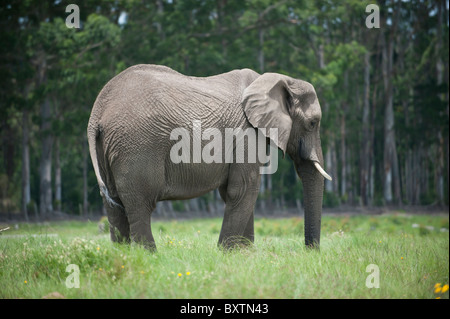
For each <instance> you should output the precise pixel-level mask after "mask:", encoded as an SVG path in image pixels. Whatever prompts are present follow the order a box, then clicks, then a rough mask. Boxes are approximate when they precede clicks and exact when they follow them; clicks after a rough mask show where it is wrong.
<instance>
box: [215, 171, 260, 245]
mask: <svg viewBox="0 0 450 319" xmlns="http://www.w3.org/2000/svg"><path fill="white" fill-rule="evenodd" d="M260 180H261V178H260V175H259V167H258V166H257V165H254V164H253V165H251V164H239V163H235V164H231V167H230V173H229V176H228V183H227V187H226V196H225V216H224V219H223V223H222V230H221V231H220V236H219V245H220V246H223V247H224V248H226V249H228V248H232V247H234V246H237V245H247V244H250V243H253V240H254V228H253V222H254V221H253V216H254V214H253V210H254V208H255V203H256V199H257V197H258V192H259V184H260Z"/></svg>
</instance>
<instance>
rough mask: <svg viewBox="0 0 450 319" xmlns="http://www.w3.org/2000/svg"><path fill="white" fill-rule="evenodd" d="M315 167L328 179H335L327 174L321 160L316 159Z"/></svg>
mask: <svg viewBox="0 0 450 319" xmlns="http://www.w3.org/2000/svg"><path fill="white" fill-rule="evenodd" d="M313 163H314V167H315V168H316V169H317V170H318V171H319V173H320V174H321V175H322V176H323V177H325V178H326V179H328V180H329V181H332V180H333V179H332V178H331V176H330V175H328V174H327V172H325V170H324V169H323V168H322V166H320V164H319V162H316V161H314V162H313Z"/></svg>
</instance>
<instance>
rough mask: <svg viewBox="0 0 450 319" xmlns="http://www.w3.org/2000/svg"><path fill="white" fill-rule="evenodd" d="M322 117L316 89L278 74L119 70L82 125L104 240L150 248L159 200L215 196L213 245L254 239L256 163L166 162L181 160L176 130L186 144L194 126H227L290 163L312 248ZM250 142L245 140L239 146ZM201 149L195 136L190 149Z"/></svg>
mask: <svg viewBox="0 0 450 319" xmlns="http://www.w3.org/2000/svg"><path fill="white" fill-rule="evenodd" d="M321 116H322V113H321V108H320V104H319V101H318V98H317V94H316V92H315V90H314V87H313V86H312V85H311V84H310V83H308V82H306V81H303V80H299V79H294V78H292V77H289V76H286V75H282V74H278V73H264V74H258V73H257V72H255V71H253V70H250V69H241V70H233V71H230V72H228V73H224V74H219V75H215V76H209V77H192V76H186V75H183V74H181V73H178V72H177V71H174V70H172V69H171V68H169V67H166V66H160V65H150V64H140V65H135V66H132V67H129V68H128V69H126V70H124V71H122V72H121V73H119V74H118V75H116V76H115V77H113V78H112V79H111V80H110V81H109V82H108V83H107V84H106V85H105V86H104V87H103V89H102V90H101V91H100V93H99V95H98V96H97V98H96V100H95V103H94V105H93V108H92V112H91V115H90V118H89V123H88V127H87V137H88V144H89V152H90V156H91V160H92V164H93V168H94V171H95V174H96V177H97V181H98V185H99V188H100V194H101V196H102V199H103V203H104V206H105V208H106V211H107V215H108V220H109V223H110V236H111V240H112V241H113V242H125V243H130V242H137V243H140V244H142V245H144V247H145V248H147V249H148V250H150V251H154V250H156V245H155V240H154V238H153V235H152V231H151V214H152V212H153V211H154V210H155V207H156V203H157V202H158V201H164V200H177V199H190V198H194V197H198V196H201V195H202V194H205V193H207V192H210V191H211V190H215V189H218V191H219V194H220V197H221V198H222V199H223V201H224V202H225V212H224V218H223V222H222V228H221V231H220V235H219V241H218V245H219V246H220V247H224V248H232V247H236V246H237V245H243V244H245V243H250V244H251V243H253V242H254V208H255V203H256V200H257V196H258V192H259V188H260V181H261V174H260V168H261V166H262V165H263V163H262V162H261V161H260V160H258V161H249V160H248V159H245V157H244V160H240V161H239V160H236V158H234V160H232V161H219V160H218V161H214V162H211V161H208V162H206V161H204V160H202V158H200V160H198V157H197V161H195V160H193V161H178V162H177V161H174V160H173V158H172V159H171V155H174V154H175V153H176V154H179V152H176V151H175V152H174V151H173V148H174V145H175V144H176V143H180V141H178V140H177V137H175V138H173V136H172V135H173V134H172V133H173V132H174V130H176V129H177V128H178V129H179V128H183V131H182V132H188V134H189V136H187V138H191V139H192V138H193V136H192V135H193V123H201V126H202V129H204V131H203V132H204V133H207V130H208V129H209V130H210V131H209V132H213V131H212V130H213V129H215V130H216V132H217V131H218V132H221V133H225V131H226V129H227V128H231V129H237V128H240V129H242V130H247V132H249V131H255V132H258V133H261V132H262V133H263V137H264V139H265V144H264V147H266V146H267V144H269V143H272V145H275V146H276V147H277V148H278V149H280V150H281V152H282V154H283V157H284V156H285V154H286V153H287V154H288V155H289V156H290V157H291V159H292V160H293V163H294V166H295V169H296V172H297V174H298V176H299V177H300V179H301V180H302V183H303V193H304V197H305V199H304V210H305V245H306V246H307V247H319V244H320V227H321V214H322V198H323V188H324V177H325V178H328V179H331V177H330V176H329V175H328V174H327V173H326V172H325V171H324V169H323V168H322V167H324V164H323V156H322V148H321V141H320V133H319V131H320V120H321ZM196 121H197V122H196ZM269 128H275V129H277V133H278V134H277V138H275V137H272V136H271V135H270V134H268V132H267V130H264V129H269ZM171 134H172V135H171ZM178 137H180V136H178ZM248 141H249V139H248V138H247V142H246V143H245V138H244V143H245V145H247V146H248V144H249V143H250V142H248ZM194 142H195V139H194ZM207 142H208V140H203V139H202V140H201V141H198V138H197V143H200V144H198V145H201V146H205V145H206V143H207ZM235 144H236V143H235ZM235 144H231V145H232V146H231V148H233V147H234V148H235V147H236V145H235ZM181 146H183V145H181ZM185 146H186V145H185ZM186 147H187V150H188V151H190V150H191V146H190V145H187V146H186ZM194 147H195V145H194V146H192V151H193V153H194V152H195V150H194V149H193V148H194ZM260 147H262V146H260ZM224 148H225V147H224V146H223V144H222V149H224ZM229 148H230V146H229ZM278 149H277V151H278ZM178 151H179V150H178ZM226 151H227V150H225V149H224V152H226ZM185 155H186V154H185ZM187 155H189V156H190V155H191V154H187ZM189 156H186V157H185V159H189V158H190V157H189ZM191 157H195V154H192V156H191Z"/></svg>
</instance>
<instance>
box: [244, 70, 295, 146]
mask: <svg viewBox="0 0 450 319" xmlns="http://www.w3.org/2000/svg"><path fill="white" fill-rule="evenodd" d="M289 79H290V78H289V77H287V76H285V75H281V74H277V73H264V74H263V75H261V76H259V77H258V78H257V79H256V80H255V81H253V82H252V83H251V84H250V85H249V86H248V87H247V88H246V89H245V90H244V93H243V96H242V106H243V108H244V112H245V115H246V116H247V119H248V121H249V122H250V124H251V125H253V127H255V128H265V129H266V130H265V131H264V130H263V131H261V132H262V133H264V135H265V136H266V137H268V138H270V136H269V129H270V128H277V129H278V141H273V142H275V144H276V145H277V146H278V147H279V148H280V149H281V150H282V151H283V155H284V154H285V153H286V145H287V142H288V140H289V135H290V133H291V128H292V119H291V116H290V115H289V109H288V108H289V102H288V99H289V96H290V95H292V92H290V86H289Z"/></svg>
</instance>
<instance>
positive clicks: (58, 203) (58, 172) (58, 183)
mask: <svg viewBox="0 0 450 319" xmlns="http://www.w3.org/2000/svg"><path fill="white" fill-rule="evenodd" d="M61 195H62V194H61V154H60V144H59V137H57V138H56V139H55V203H56V210H57V211H58V212H61V211H62V208H61V207H62V203H61V200H62V196H61Z"/></svg>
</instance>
